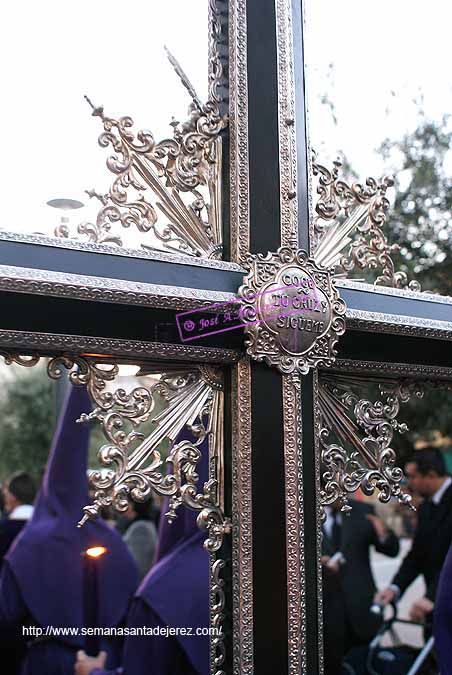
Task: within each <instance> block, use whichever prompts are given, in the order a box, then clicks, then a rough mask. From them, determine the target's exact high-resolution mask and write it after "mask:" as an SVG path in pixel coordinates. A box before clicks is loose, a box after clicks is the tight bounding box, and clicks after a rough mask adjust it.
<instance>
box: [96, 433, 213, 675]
mask: <svg viewBox="0 0 452 675" xmlns="http://www.w3.org/2000/svg"><path fill="white" fill-rule="evenodd" d="M177 440H178V442H180V441H182V440H192V436H190V435H188V434H186V433H184V434H181V435H180V436H179V438H178V439H177ZM200 450H201V452H202V459H201V460H200V462H199V468H198V474H199V482H198V491H199V490H201V489H202V486H203V484H204V482H205V481H207V478H208V442H207V440H206V441H204V442H203V443H202V444H201V446H200ZM167 510H168V500H165V503H164V506H163V509H162V517H161V519H160V527H159V541H158V547H157V554H156V560H157V562H156V563H155V565H154V567H152V568H151V570H150V571H149V572H148V574H147V576H146V577H145V578H144V579H143V581H142V583H141V585H140V587H139V589H138V591H137V594H136V598H135V601H134V603H133V605H132V608H131V610H130V612H129V616H128V619H127V628H129V629H131V628H142V627H143V626H145V627H146V628H152V629H154V632H155V629H156V628H159V627H160V628H163V629H165V628H166V627H172V628H188V629H191V631H192V633H193V634H191V635H188V634H187V635H185V636H184V635H178V636H177V637H176V636H170V637H162V636H156V635H155V634H154V635H149V636H147V637H143V636H139V635H138V636H129V637H127V638H126V640H125V643H124V651H123V658H122V667H121V668H119V669H117V670H115V671H106V670H99V669H95V670H93V671H91V675H208V674H209V672H210V667H209V642H210V638H209V636H208V635H194V633H195V631H196V629H208V627H209V625H210V616H209V555H208V553H207V552H206V551H205V549H204V547H203V542H204V540H205V538H206V534H205V532H204V533H203V532H201V531H200V530H199V529H198V526H197V525H196V518H197V515H198V512H195V511H191V510H189V509H187V508H185V507H182V508H180V510H179V513H178V516H177V518H176V520H175V521H174V522H173V523H172V524H171V525H170V524H169V523H168V522H167V520H166V518H165V516H164V515H163V514H164V513H165V512H166V511H167ZM204 632H207V630H205V631H204Z"/></svg>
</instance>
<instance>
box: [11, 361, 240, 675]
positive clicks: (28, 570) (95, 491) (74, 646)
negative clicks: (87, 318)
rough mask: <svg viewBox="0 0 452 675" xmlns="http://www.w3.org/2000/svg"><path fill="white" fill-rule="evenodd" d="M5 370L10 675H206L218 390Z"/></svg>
mask: <svg viewBox="0 0 452 675" xmlns="http://www.w3.org/2000/svg"><path fill="white" fill-rule="evenodd" d="M4 356H5V360H3V358H2V360H1V361H2V362H1V364H0V381H1V384H2V396H1V400H0V410H1V418H2V424H1V430H0V480H1V486H2V490H1V495H2V503H1V510H2V513H1V518H0V556H1V559H0V565H1V570H0V644H1V647H2V659H3V663H4V666H5V664H7V672H8V673H11V674H12V673H15V672H24V673H25V672H42V673H50V672H55V668H58V671H59V672H61V673H67V675H72V673H74V672H76V673H91V672H92V670H93V669H94V668H96V667H97V668H99V669H100V670H99V671H96V672H100V673H104V672H105V673H107V671H108V672H113V670H114V672H116V668H121V669H122V668H123V669H124V670H125V672H130V673H132V672H140V671H141V670H142V668H143V667H144V666H143V664H149V663H152V668H153V672H155V673H157V674H159V675H167V674H168V673H177V672H180V673H187V674H188V673H205V674H207V673H210V672H211V662H213V659H215V660H216V662H217V663H219V664H221V662H222V658H223V655H224V645H223V636H222V626H221V621H222V615H221V613H218V609H219V608H221V607H222V606H223V603H224V596H223V592H222V590H221V586H222V583H223V582H222V581H221V580H220V575H221V568H222V565H223V563H222V561H221V560H220V559H217V558H216V552H217V551H218V549H219V546H220V545H221V542H220V541H219V540H218V535H219V534H220V530H221V525H222V521H221V514H222V510H221V501H222V498H221V496H220V495H221V493H222V490H221V486H222V478H221V476H222V470H221V467H222V430H221V428H222V427H221V425H222V408H221V406H222V390H221V381H220V377H219V375H217V373H216V371H215V370H214V369H212V368H205V369H203V368H202V367H201V369H199V368H197V367H196V366H194V367H192V368H191V369H189V368H186V369H181V368H180V367H179V368H178V369H175V368H171V367H170V366H169V365H168V364H167V368H169V372H168V371H167V372H166V373H165V372H163V371H162V369H161V368H159V367H158V366H149V365H145V364H143V363H141V364H140V365H137V364H132V363H130V362H128V363H121V364H117V363H112V362H111V361H109V362H106V361H102V360H101V361H99V360H98V359H91V358H90V357H83V356H80V357H74V358H70V357H60V358H58V357H55V358H50V359H47V358H40V357H39V356H21V355H18V354H8V355H4ZM84 516H85V517H84ZM78 521H82V522H81V523H80V524H79V526H78V527H77V522H78ZM225 529H226V530H227V529H228V528H225ZM220 538H221V535H220ZM211 659H212V661H211ZM74 668H75V670H74ZM5 672H6V670H5ZM118 672H119V670H118ZM215 672H216V668H215Z"/></svg>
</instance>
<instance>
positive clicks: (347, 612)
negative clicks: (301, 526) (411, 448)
mask: <svg viewBox="0 0 452 675" xmlns="http://www.w3.org/2000/svg"><path fill="white" fill-rule="evenodd" d="M351 505H352V510H351V512H350V513H349V514H348V515H347V514H342V513H341V512H340V511H339V505H335V504H334V505H333V506H332V507H329V508H328V507H327V517H326V520H325V523H324V536H323V557H322V563H323V565H324V568H325V569H324V583H325V582H326V584H325V585H326V587H325V591H326V595H327V596H328V597H327V602H326V606H325V613H326V614H328V613H330V614H331V610H330V608H331V606H334V608H335V609H334V612H333V614H334V615H335V616H334V617H333V616H331V617H329V616H326V622H327V624H328V622H329V619H330V618H331V619H332V620H333V621H334V623H336V624H339V623H341V618H340V616H339V614H340V612H338V608H339V601H338V598H337V592H336V593H334V591H333V590H332V589H334V583H333V581H332V579H331V576H332V575H334V574H336V575H337V583H339V584H340V593H341V595H342V606H343V609H342V615H343V618H342V622H343V624H344V625H343V627H341V632H342V634H343V641H344V650H343V653H346V652H347V651H348V650H349V649H350V648H351V647H353V646H355V645H359V644H366V643H368V642H369V641H370V640H371V639H372V638H373V637H374V635H375V633H376V631H377V630H378V628H379V625H380V619H379V618H378V616H375V614H372V613H371V612H370V611H369V610H370V607H371V605H372V603H373V597H374V594H375V590H376V586H375V581H374V578H373V575H372V570H371V567H370V548H371V546H374V547H375V549H376V550H377V551H379V552H380V553H383V554H384V555H387V556H391V557H395V556H396V555H397V554H398V552H399V541H398V539H397V537H396V536H395V534H394V533H393V532H392V531H391V530H389V529H388V528H387V527H386V526H385V524H384V523H383V521H382V520H381V519H380V518H377V516H376V515H375V513H374V510H373V508H372V506H370V505H369V504H364V503H362V502H358V501H355V500H353V501H352V502H351ZM337 583H336V586H337ZM327 632H328V629H327ZM327 648H328V646H327Z"/></svg>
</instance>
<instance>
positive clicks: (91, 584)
mask: <svg viewBox="0 0 452 675" xmlns="http://www.w3.org/2000/svg"><path fill="white" fill-rule="evenodd" d="M106 552H107V549H106V548H105V547H104V546H93V547H91V548H88V549H86V551H85V552H84V554H83V562H84V567H83V583H84V606H85V628H98V623H99V618H98V617H99V597H98V596H99V593H98V569H97V568H98V560H99V558H101V557H102V556H103V555H104V553H106ZM85 652H86V653H87V654H88V655H89V656H97V655H98V653H99V652H100V635H87V636H86V642H85Z"/></svg>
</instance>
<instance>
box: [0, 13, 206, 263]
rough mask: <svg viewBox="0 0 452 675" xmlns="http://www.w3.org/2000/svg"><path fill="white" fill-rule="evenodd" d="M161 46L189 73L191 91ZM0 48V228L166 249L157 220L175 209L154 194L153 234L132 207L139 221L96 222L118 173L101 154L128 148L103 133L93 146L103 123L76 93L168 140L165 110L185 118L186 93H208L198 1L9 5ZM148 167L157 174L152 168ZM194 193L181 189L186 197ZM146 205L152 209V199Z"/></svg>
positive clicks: (189, 97)
mask: <svg viewBox="0 0 452 675" xmlns="http://www.w3.org/2000/svg"><path fill="white" fill-rule="evenodd" d="M25 7H26V14H27V20H26V21H24V10H25ZM165 46H166V47H167V48H168V49H169V50H170V51H171V52H172V54H174V56H175V57H176V59H177V60H178V61H179V62H180V64H181V66H182V67H183V70H184V71H185V73H186V74H187V75H188V78H189V79H190V81H191V84H192V89H191V90H190V91H187V88H186V86H185V85H186V82H185V84H184V83H183V82H182V79H183V78H182V76H181V73H180V71H179V72H176V71H177V66H176V67H175V64H174V63H173V64H172V63H170V60H169V59H168V57H167V54H166V52H165ZM0 53H1V56H2V61H3V63H8V64H9V67H8V68H7V69H6V68H5V69H4V72H3V78H2V93H3V98H4V101H7V102H8V105H5V106H3V108H2V116H3V117H2V126H3V129H4V130H5V133H4V144H3V154H4V157H5V162H4V163H3V176H2V185H3V188H4V190H5V194H8V199H7V200H4V203H3V208H2V219H1V223H0V228H1V229H2V230H7V231H13V232H25V233H28V234H31V233H43V234H46V235H47V236H49V235H50V236H53V235H55V234H56V235H57V236H59V237H63V238H64V237H68V236H69V237H75V238H77V239H79V240H82V241H85V242H88V241H89V242H97V243H104V244H109V245H110V244H111V245H112V246H117V245H118V244H119V243H120V242H122V245H123V246H125V247H129V248H140V246H141V243H147V245H148V246H151V247H157V248H165V241H164V239H162V236H163V237H164V236H165V224H171V223H172V220H173V219H174V217H175V215H174V209H175V208H176V207H175V206H174V205H173V207H172V209H173V212H171V213H170V214H169V215H168V213H167V212H168V210H169V207H168V204H166V203H165V198H164V197H162V194H159V195H158V197H159V199H157V201H158V202H160V203H163V207H164V208H165V209H166V213H165V214H164V213H161V216H162V219H165V218H166V220H167V222H166V223H162V224H161V226H160V229H159V234H160V238H159V237H158V236H157V235H156V234H155V232H153V231H152V229H151V228H149V227H147V229H146V228H145V225H146V223H144V221H145V219H146V218H145V216H144V215H143V210H141V211H140V208H139V206H138V207H137V211H136V212H135V216H136V218H137V219H140V218H141V227H136V226H135V222H131V221H130V220H128V221H124V224H125V225H127V226H128V227H127V229H125V228H124V227H122V226H121V223H118V222H117V218H116V217H115V216H116V214H113V217H112V218H111V219H109V220H108V219H107V222H104V223H103V225H104V226H102V223H101V224H99V222H97V215H98V212H99V210H100V209H101V208H102V206H103V205H105V204H104V202H105V196H106V195H107V193H108V192H109V190H110V187H111V184H112V183H113V180H114V178H118V175H115V176H114V175H112V174H111V173H110V171H109V169H107V168H106V166H105V162H106V159H107V156H108V155H115V154H116V158H117V161H118V162H125V163H127V156H125V155H124V154H123V149H121V148H119V147H118V146H117V145H116V146H115V147H113V148H111V147H110V148H109V152H108V151H106V150H105V147H106V136H105V135H104V137H103V142H104V149H103V150H102V149H100V148H99V146H98V142H97V140H98V136H99V135H100V133H101V132H102V131H103V129H102V125H100V124H99V120H98V119H93V118H92V117H91V113H92V110H91V108H90V107H89V105H88V104H87V102H86V101H85V99H84V96H85V95H88V96H89V98H90V99H91V100H92V101H93V102H94V103H95V104H96V106H100V105H101V104H102V105H104V106H105V115H106V116H109V117H111V118H114V119H119V118H121V117H123V116H127V115H130V116H131V117H132V118H133V121H134V133H135V134H136V133H137V132H138V131H139V130H141V129H150V130H151V132H152V134H153V138H154V140H155V142H156V143H157V142H159V141H161V140H163V139H167V138H169V139H173V134H174V132H175V127H174V124H173V122H174V120H177V121H180V122H185V121H186V120H187V118H188V112H187V111H188V107H189V105H191V104H192V103H193V99H194V98H195V99H196V100H198V101H202V103H205V102H206V101H207V99H208V2H207V0H205V1H204V0H200V1H199V2H192V3H187V2H183V0H169V1H168V2H165V3H156V2H148V3H145V4H143V3H141V2H136V1H135V0H132V2H131V3H129V4H128V5H127V11H125V8H124V6H123V4H120V3H118V2H116V1H113V2H111V1H110V2H105V0H101V1H100V2H96V3H95V5H94V6H93V5H92V3H91V4H88V3H86V2H83V3H79V4H78V5H77V7H74V8H72V10H71V12H70V15H68V11H67V8H66V7H63V6H62V5H61V4H59V3H56V2H53V1H52V0H44V2H41V3H39V5H30V4H29V3H27V5H26V6H25V5H24V4H23V3H20V2H19V3H16V4H11V5H10V6H9V7H8V20H7V21H5V22H4V23H3V28H2V39H1V41H0ZM194 92H196V94H195V93H194ZM192 117H193V111H192ZM6 130H7V132H6ZM125 130H127V124H126V125H125ZM113 131H114V129H113ZM146 140H147V141H148V140H149V136H147V137H146ZM142 141H143V139H140V138H138V141H136V142H137V144H138V145H141V144H142ZM106 152H108V155H106V154H105V153H106ZM24 167H27V169H26V170H25V168H24ZM154 169H156V172H157V173H159V172H160V173H161V169H160V168H159V167H157V166H154ZM118 180H119V179H118ZM127 180H128V177H127V176H125V175H123V176H122V181H121V182H120V183H119V184H118V185H117V189H119V190H124V189H125V188H126V184H127ZM170 187H171V186H170ZM140 192H142V190H141V189H140V188H139V187H137V190H136V194H134V196H133V198H134V199H135V202H137V201H138V202H139V201H140ZM93 195H94V198H90V197H92V196H93ZM96 195H98V197H99V199H100V201H99V199H97V198H96ZM119 196H120V198H122V197H121V195H119ZM128 198H129V199H130V198H131V196H130V195H128ZM200 199H201V197H200ZM194 201H196V200H195V199H194V198H193V195H191V202H189V203H193V202H194ZM153 206H154V207H155V208H157V209H158V208H159V206H157V207H156V205H155V199H154V204H153ZM194 208H195V211H196V208H198V209H199V208H201V207H200V204H199V203H198V204H197V205H196V204H195V207H194ZM180 209H181V210H182V211H183V210H184V207H183V206H180ZM110 215H111V213H110ZM182 215H184V214H182ZM179 217H180V218H182V216H181V215H180V214H179ZM194 218H195V214H194V215H193V219H194ZM198 244H199V242H198ZM197 254H198V255H199V253H197Z"/></svg>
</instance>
